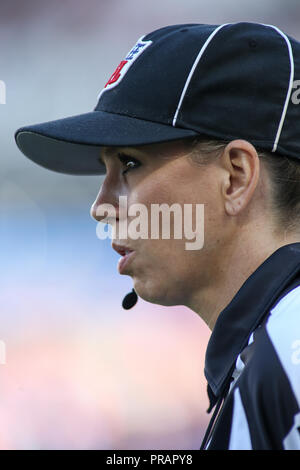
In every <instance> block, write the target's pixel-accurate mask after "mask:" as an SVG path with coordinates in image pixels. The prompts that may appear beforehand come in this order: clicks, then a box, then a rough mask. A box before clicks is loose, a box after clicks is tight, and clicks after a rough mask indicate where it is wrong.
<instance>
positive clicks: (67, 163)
mask: <svg viewBox="0 0 300 470" xmlns="http://www.w3.org/2000/svg"><path fill="white" fill-rule="evenodd" d="M195 135H197V133H196V132H194V131H192V130H188V129H182V128H176V127H172V126H167V125H164V124H158V123H155V122H151V121H143V120H141V119H137V118H132V117H128V116H123V115H120V114H111V113H107V112H104V111H92V112H89V113H85V114H79V115H76V116H70V117H67V118H63V119H58V120H55V121H48V122H44V123H41V124H35V125H30V126H26V127H21V128H20V129H18V130H17V131H16V132H15V140H16V143H17V146H18V147H19V149H20V150H21V152H22V153H23V154H24V155H26V157H28V158H30V159H31V160H32V161H34V162H35V163H38V164H39V165H41V166H43V167H45V168H47V169H49V170H53V171H57V172H59V173H67V174H71V175H93V174H98V175H101V174H104V173H105V167H104V166H103V165H102V164H101V163H100V161H99V156H100V151H101V150H100V149H101V147H103V146H112V147H114V146H116V147H128V146H137V145H147V144H154V143H160V142H167V141H173V140H177V139H182V138H187V137H193V136H195Z"/></svg>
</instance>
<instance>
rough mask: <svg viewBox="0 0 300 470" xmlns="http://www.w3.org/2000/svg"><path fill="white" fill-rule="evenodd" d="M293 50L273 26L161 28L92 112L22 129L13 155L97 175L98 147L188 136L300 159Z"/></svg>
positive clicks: (124, 64) (297, 56) (298, 69)
mask: <svg viewBox="0 0 300 470" xmlns="http://www.w3.org/2000/svg"><path fill="white" fill-rule="evenodd" d="M299 103H300V43H299V42H298V41H296V40H295V39H293V38H292V37H290V36H288V35H286V34H285V33H284V32H282V31H281V30H280V29H279V28H277V27H276V26H273V25H265V24H258V23H249V22H240V23H227V24H222V25H208V24H180V25H172V26H167V27H164V28H161V29H158V30H156V31H153V32H151V33H150V34H147V35H145V36H143V37H142V38H140V39H139V40H138V41H137V43H136V44H135V45H134V47H133V48H132V49H131V50H130V52H129V53H128V54H127V55H126V56H125V57H124V59H123V60H122V61H121V62H120V64H119V65H118V67H117V68H116V70H115V71H114V73H113V74H112V76H111V77H110V79H109V80H108V82H107V83H106V85H105V86H104V88H103V90H102V91H101V92H100V93H99V95H98V97H97V104H96V107H95V108H94V110H93V111H91V112H88V113H85V114H79V115H76V116H70V117H66V118H63V119H58V120H55V121H48V122H43V123H40V124H34V125H29V126H25V127H21V128H20V129H18V130H17V131H16V132H15V139H16V143H17V145H18V147H19V149H20V150H21V151H22V152H23V153H24V154H25V155H26V156H27V157H28V158H30V159H31V160H33V161H34V162H36V163H38V164H40V165H42V166H43V167H45V168H48V169H51V170H54V171H57V172H61V173H68V174H84V175H88V174H104V173H105V168H104V166H103V165H102V164H101V163H100V161H99V156H100V153H101V147H103V146H116V147H124V146H125V147H128V146H139V145H146V144H154V143H160V142H168V141H174V140H178V139H186V138H191V137H195V136H203V137H211V138H215V139H221V140H228V141H229V140H233V139H246V140H248V141H249V142H251V143H252V144H253V145H255V146H257V147H260V148H263V149H265V150H268V151H271V152H274V153H276V154H282V155H286V156H290V157H294V158H300V132H299V131H300V106H299Z"/></svg>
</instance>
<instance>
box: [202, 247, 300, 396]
mask: <svg viewBox="0 0 300 470" xmlns="http://www.w3.org/2000/svg"><path fill="white" fill-rule="evenodd" d="M299 273H300V243H293V244H290V245H285V246H282V247H281V248H279V249H278V250H276V251H275V252H274V253H273V254H272V255H271V256H270V257H269V258H267V259H266V260H265V261H264V262H263V263H262V264H261V265H260V266H259V267H258V268H257V269H256V270H255V271H254V273H253V274H252V275H251V276H250V277H249V278H248V279H247V280H246V282H245V283H244V284H243V285H242V287H241V288H240V289H239V291H238V292H237V294H236V295H235V296H234V298H233V299H232V301H231V302H230V303H229V304H228V305H227V307H226V308H225V309H224V310H222V312H221V313H220V314H219V316H218V319H217V322H216V324H215V327H214V329H213V332H212V334H211V337H210V339H209V342H208V346H207V350H206V356H205V368H204V373H205V377H206V379H207V381H208V389H209V388H211V390H209V392H210V393H209V396H210V401H211V405H212V398H211V392H213V395H214V396H215V397H219V396H220V395H221V394H222V392H223V390H224V388H225V387H226V384H227V382H228V380H229V379H230V377H231V373H232V371H233V368H234V364H235V361H236V358H237V356H238V355H239V354H240V353H241V351H242V350H243V349H244V347H245V346H246V345H247V343H248V339H249V336H250V334H251V333H252V332H253V330H254V329H255V328H256V327H257V326H258V325H259V324H260V323H261V322H262V320H263V318H264V316H265V314H266V313H267V312H268V311H269V310H270V308H271V307H272V305H273V304H274V303H275V301H276V299H278V297H279V296H280V294H281V293H282V292H283V291H284V289H286V287H287V286H288V285H289V284H290V283H291V282H292V281H293V279H295V277H296V276H297V274H298V275H299Z"/></svg>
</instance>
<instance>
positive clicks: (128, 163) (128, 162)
mask: <svg viewBox="0 0 300 470" xmlns="http://www.w3.org/2000/svg"><path fill="white" fill-rule="evenodd" d="M118 158H119V160H120V162H122V163H123V165H125V170H123V171H122V175H125V173H127V172H128V171H131V170H134V169H135V168H137V167H139V166H140V165H141V163H140V162H139V161H138V160H136V159H135V158H133V157H130V156H129V155H126V154H125V153H118Z"/></svg>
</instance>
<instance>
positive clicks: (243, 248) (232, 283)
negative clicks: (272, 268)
mask: <svg viewBox="0 0 300 470" xmlns="http://www.w3.org/2000/svg"><path fill="white" fill-rule="evenodd" d="M249 233H251V232H250V231H248V233H246V234H244V236H240V237H239V238H238V241H237V242H236V241H235V243H232V244H231V245H230V246H228V247H227V249H226V251H225V252H224V250H223V251H222V255H221V256H219V257H218V258H217V261H216V263H214V270H213V271H214V272H213V273H212V277H211V279H212V282H211V283H208V284H207V285H206V286H205V287H204V288H200V289H199V291H197V292H196V293H195V294H194V295H193V296H192V299H191V300H190V302H189V305H188V307H189V308H191V309H192V310H194V311H195V312H196V313H198V314H199V316H200V317H201V318H202V319H203V320H204V321H205V323H206V324H207V326H208V327H209V328H210V329H211V330H212V329H213V328H214V326H215V323H216V321H217V318H218V316H219V314H220V313H221V311H222V310H223V309H224V308H225V307H226V306H227V305H228V304H229V303H230V301H231V300H232V299H233V297H234V296H235V294H236V293H237V292H238V290H239V289H240V287H241V286H242V285H243V284H244V282H245V281H246V280H247V279H248V277H249V276H251V274H252V273H253V272H254V271H255V270H256V269H257V268H258V267H259V266H260V265H261V264H262V263H263V262H264V261H265V260H266V259H267V258H268V257H269V256H271V254H272V253H274V252H275V251H276V250H277V249H278V248H280V247H281V246H284V245H288V244H290V243H295V242H299V241H300V237H299V234H297V235H287V234H286V233H285V234H283V235H281V236H279V237H275V236H274V235H271V236H268V237H267V236H266V233H260V236H259V237H254V238H251V237H250V236H249ZM214 261H215V259H214Z"/></svg>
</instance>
